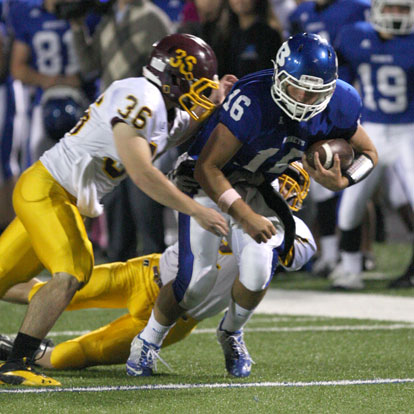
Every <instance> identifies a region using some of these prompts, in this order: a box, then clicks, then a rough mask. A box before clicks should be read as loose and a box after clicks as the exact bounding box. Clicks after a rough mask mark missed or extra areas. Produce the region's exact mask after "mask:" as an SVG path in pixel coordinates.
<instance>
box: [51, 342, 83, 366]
mask: <svg viewBox="0 0 414 414" xmlns="http://www.w3.org/2000/svg"><path fill="white" fill-rule="evenodd" d="M50 362H51V364H52V365H53V367H54V368H56V369H81V368H85V367H86V366H87V358H86V355H85V352H84V350H83V348H82V345H81V344H80V343H79V342H76V341H66V342H62V343H61V344H59V345H57V346H56V347H55V348H54V349H53V351H52V354H51V356H50Z"/></svg>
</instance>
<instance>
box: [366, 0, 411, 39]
mask: <svg viewBox="0 0 414 414" xmlns="http://www.w3.org/2000/svg"><path fill="white" fill-rule="evenodd" d="M386 6H402V7H404V8H406V9H407V12H406V13H395V12H393V13H389V12H385V13H384V7H386ZM371 23H372V25H373V26H374V28H375V30H377V31H379V32H382V33H390V34H393V35H407V34H410V33H413V32H414V0H372V3H371Z"/></svg>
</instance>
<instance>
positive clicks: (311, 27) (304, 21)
mask: <svg viewBox="0 0 414 414" xmlns="http://www.w3.org/2000/svg"><path fill="white" fill-rule="evenodd" d="M369 10H370V0H313V1H306V2H302V3H301V4H299V6H298V7H297V9H296V10H295V11H294V12H293V13H292V14H291V15H290V16H289V21H290V25H291V32H292V33H300V32H308V33H316V34H319V35H320V36H322V37H324V38H325V39H326V40H328V42H330V43H332V44H334V42H335V39H336V37H337V35H338V32H339V30H340V29H341V27H343V26H344V25H346V24H351V23H355V22H358V21H364V20H366V19H367V17H368V15H369ZM339 197H340V193H337V192H333V191H331V190H329V189H327V188H325V187H322V186H321V185H319V184H318V183H316V182H315V181H314V180H311V190H310V198H311V199H312V201H313V202H314V206H315V221H316V223H317V226H318V235H319V252H318V258H317V260H316V261H315V262H314V263H313V264H312V274H313V275H314V276H317V277H327V276H328V274H329V273H330V272H331V271H332V270H333V269H334V267H335V266H336V264H337V262H338V259H339V252H338V237H337V234H336V233H337V232H336V229H337V223H336V221H337V220H336V216H337V214H336V213H337V208H338V207H337V204H338V200H339Z"/></svg>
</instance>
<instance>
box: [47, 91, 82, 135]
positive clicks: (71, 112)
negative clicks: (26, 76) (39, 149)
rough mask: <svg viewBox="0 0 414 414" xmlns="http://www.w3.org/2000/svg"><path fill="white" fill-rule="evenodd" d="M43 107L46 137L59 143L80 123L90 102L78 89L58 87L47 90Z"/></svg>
mask: <svg viewBox="0 0 414 414" xmlns="http://www.w3.org/2000/svg"><path fill="white" fill-rule="evenodd" d="M41 105H42V114H43V125H44V128H45V132H46V135H47V137H48V138H51V139H53V140H54V141H59V140H60V139H61V138H62V137H63V136H64V135H65V133H66V132H68V131H70V130H71V129H72V128H73V127H74V126H75V124H76V122H78V120H79V118H80V117H81V116H82V114H83V112H84V111H85V109H86V108H87V106H88V100H87V98H86V96H85V95H84V94H83V92H82V91H81V90H79V89H77V88H72V87H70V86H63V85H57V86H53V87H51V88H48V89H46V90H45V92H44V93H43V95H42V100H41Z"/></svg>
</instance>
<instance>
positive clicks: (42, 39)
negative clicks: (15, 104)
mask: <svg viewBox="0 0 414 414" xmlns="http://www.w3.org/2000/svg"><path fill="white" fill-rule="evenodd" d="M56 2H57V0H44V1H43V2H41V1H38V2H34V1H31V2H29V1H24V0H14V1H12V2H10V10H9V19H10V23H11V25H12V27H13V30H14V35H15V39H14V42H13V47H12V54H11V63H10V67H11V73H12V76H13V77H14V78H15V79H17V80H19V81H21V82H22V83H23V84H24V85H27V86H29V85H31V86H33V87H35V88H36V90H35V96H34V100H33V104H32V108H31V125H30V137H29V146H28V154H27V161H26V163H27V164H28V165H30V164H31V163H33V162H34V161H36V160H37V159H38V158H39V156H40V155H41V154H42V153H43V152H44V151H45V150H46V149H48V148H49V147H51V146H52V145H53V144H54V143H55V142H54V141H53V140H52V139H50V138H48V137H47V134H46V132H45V130H44V125H43V115H42V105H41V104H40V102H41V97H42V93H43V91H44V90H46V89H48V88H51V87H54V86H56V85H61V86H62V85H64V86H66V87H72V88H76V89H78V90H80V88H81V87H82V80H81V78H80V76H79V71H80V70H79V64H78V59H77V56H76V53H75V50H74V47H73V40H72V31H71V28H70V24H69V22H67V21H66V20H62V19H58V18H57V16H56V14H55V11H56ZM28 165H25V167H27V166H28Z"/></svg>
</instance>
